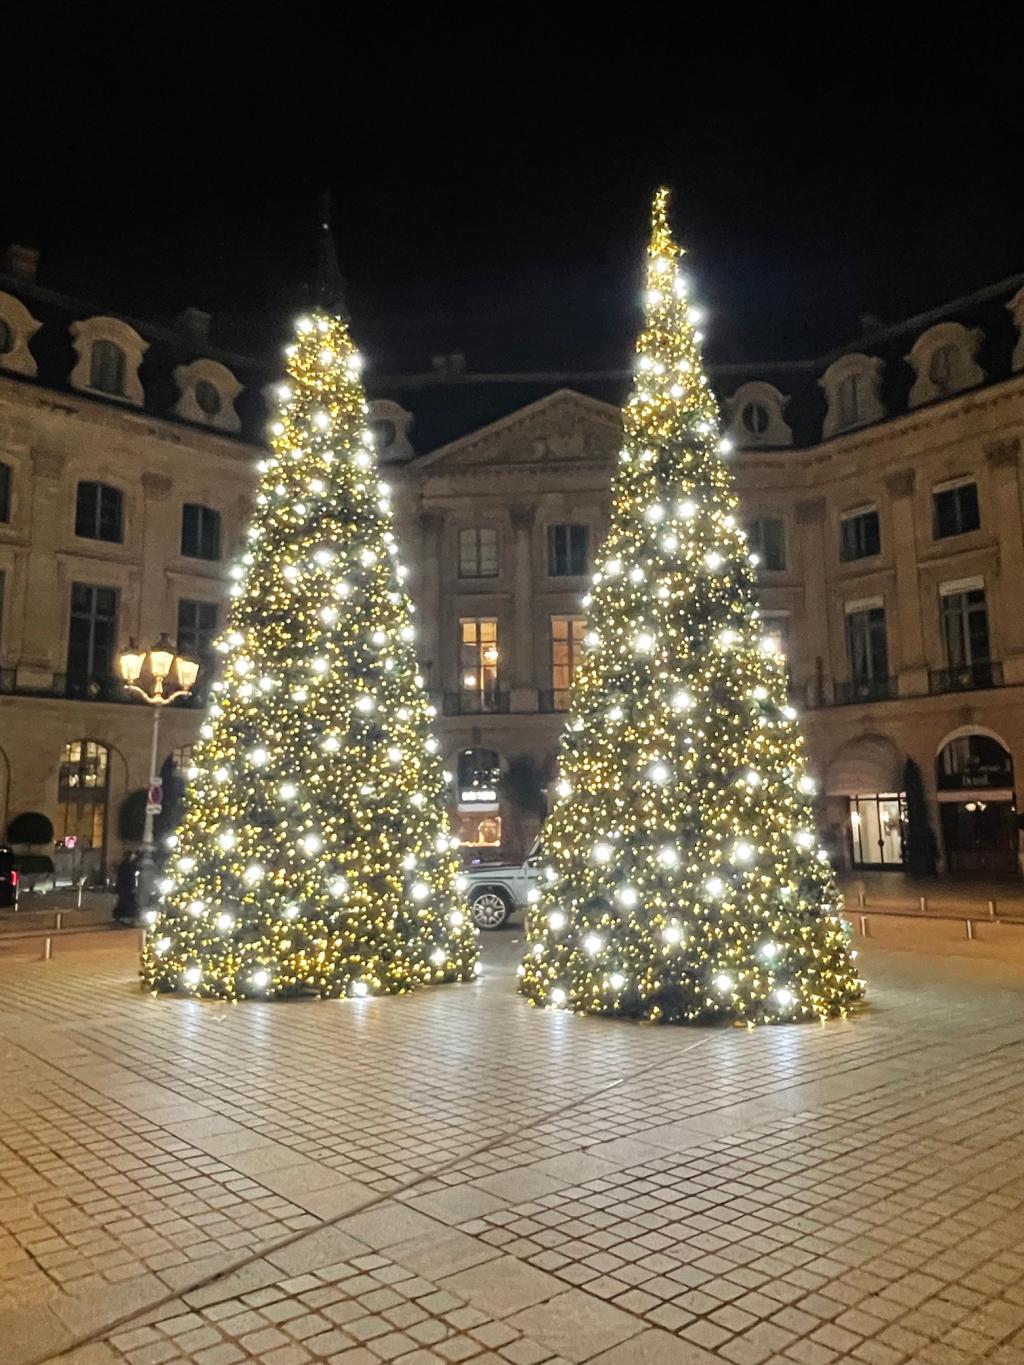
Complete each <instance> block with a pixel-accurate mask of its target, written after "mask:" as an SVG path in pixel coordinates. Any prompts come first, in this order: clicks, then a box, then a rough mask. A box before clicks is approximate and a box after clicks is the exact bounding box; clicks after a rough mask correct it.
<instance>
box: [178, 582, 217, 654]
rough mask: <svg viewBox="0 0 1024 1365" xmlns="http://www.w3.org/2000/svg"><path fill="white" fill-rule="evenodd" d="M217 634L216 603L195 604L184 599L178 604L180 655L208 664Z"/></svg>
mask: <svg viewBox="0 0 1024 1365" xmlns="http://www.w3.org/2000/svg"><path fill="white" fill-rule="evenodd" d="M216 633H217V604H216V602H194V601H191V600H190V599H188V598H184V597H183V598H182V599H181V601H180V602H179V603H178V635H177V640H176V643H177V646H178V653H179V654H185V655H187V656H188V658H190V659H198V660H199V662H200V663H208V662H209V659H210V656H211V654H212V653H213V637H214V636H215V635H216Z"/></svg>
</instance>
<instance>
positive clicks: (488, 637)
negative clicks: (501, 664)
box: [459, 616, 498, 711]
mask: <svg viewBox="0 0 1024 1365" xmlns="http://www.w3.org/2000/svg"><path fill="white" fill-rule="evenodd" d="M459 667H460V678H459V687H460V690H461V694H462V700H463V703H464V705H465V706H466V708H467V709H473V710H478V711H494V710H497V707H498V622H497V620H495V618H494V617H492V616H484V617H478V616H474V617H464V618H462V619H461V620H460V621H459Z"/></svg>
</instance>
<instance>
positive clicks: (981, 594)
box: [942, 587, 989, 673]
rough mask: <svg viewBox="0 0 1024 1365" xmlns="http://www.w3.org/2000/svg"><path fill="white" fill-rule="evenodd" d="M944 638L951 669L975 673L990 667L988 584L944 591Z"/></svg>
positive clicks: (947, 660)
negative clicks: (986, 587)
mask: <svg viewBox="0 0 1024 1365" xmlns="http://www.w3.org/2000/svg"><path fill="white" fill-rule="evenodd" d="M942 638H943V642H944V644H945V647H946V664H947V666H948V667H949V668H950V669H963V670H964V671H965V672H969V673H973V672H974V671H975V670H980V669H987V668H988V667H989V640H988V608H987V607H986V605H985V589H984V587H980V588H967V589H965V590H962V591H959V592H943V594H942Z"/></svg>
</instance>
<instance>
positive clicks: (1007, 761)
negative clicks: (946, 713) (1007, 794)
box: [936, 734, 1013, 791]
mask: <svg viewBox="0 0 1024 1365" xmlns="http://www.w3.org/2000/svg"><path fill="white" fill-rule="evenodd" d="M937 769H938V771H937V773H936V778H937V781H938V787H939V790H940V791H985V790H986V789H989V790H991V789H993V788H996V789H1009V788H1011V787H1012V786H1013V759H1012V758H1011V756H1010V752H1009V750H1008V749H1007V748H1006V747H1005V746H1004V745H1002V744H1001V743H1000V742H999V740H998V739H993V737H992V736H991V735H978V734H974V735H958V736H957V737H956V738H955V739H951V740H950V741H949V742H948V743H947V744H944V745H943V746H942V749H941V750H940V751H939V757H938V763H937Z"/></svg>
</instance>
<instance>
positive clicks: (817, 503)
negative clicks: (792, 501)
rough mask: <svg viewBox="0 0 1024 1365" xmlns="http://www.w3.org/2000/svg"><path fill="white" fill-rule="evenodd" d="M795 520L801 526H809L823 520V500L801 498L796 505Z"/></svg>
mask: <svg viewBox="0 0 1024 1365" xmlns="http://www.w3.org/2000/svg"><path fill="white" fill-rule="evenodd" d="M796 519H797V521H798V522H799V523H800V525H801V526H811V525H813V524H814V523H815V522H821V521H824V520H825V499H824V498H803V499H801V501H800V502H798V503H797V505H796Z"/></svg>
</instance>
